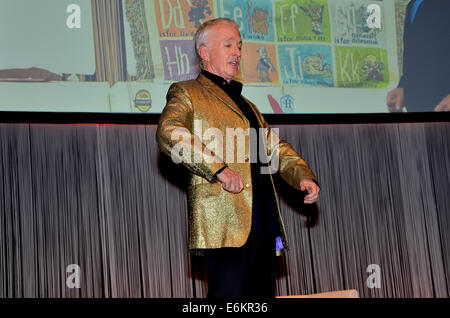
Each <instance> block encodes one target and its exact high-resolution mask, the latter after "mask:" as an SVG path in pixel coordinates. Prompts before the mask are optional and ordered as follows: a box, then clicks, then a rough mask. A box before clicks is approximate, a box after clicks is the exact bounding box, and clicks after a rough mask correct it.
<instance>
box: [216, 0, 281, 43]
mask: <svg viewBox="0 0 450 318" xmlns="http://www.w3.org/2000/svg"><path fill="white" fill-rule="evenodd" d="M217 6H218V10H219V16H221V17H226V18H230V19H233V20H235V21H236V22H237V23H239V25H240V31H241V36H242V39H243V40H260V41H274V40H275V31H274V28H273V24H272V21H273V13H272V1H270V0H244V1H243V0H219V1H218V4H217Z"/></svg>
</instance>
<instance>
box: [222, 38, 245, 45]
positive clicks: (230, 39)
mask: <svg viewBox="0 0 450 318" xmlns="http://www.w3.org/2000/svg"><path fill="white" fill-rule="evenodd" d="M228 41H235V39H234V38H228V39H226V40H225V41H224V42H228ZM237 43H238V44H242V40H240V41H238V42H237Z"/></svg>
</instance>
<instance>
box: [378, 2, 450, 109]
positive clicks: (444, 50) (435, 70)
mask: <svg viewBox="0 0 450 318" xmlns="http://www.w3.org/2000/svg"><path fill="white" fill-rule="evenodd" d="M449 17H450V1H448V0H413V1H410V2H409V3H408V6H407V9H406V15H405V28H404V35H403V75H402V77H401V79H400V82H399V84H398V87H397V88H396V89H394V90H392V91H391V92H389V94H388V95H387V98H386V102H387V106H388V109H389V111H390V112H400V111H402V108H403V107H406V109H407V110H408V112H430V111H449V110H450V59H449V58H448V56H449V52H450V33H449V30H450V19H449Z"/></svg>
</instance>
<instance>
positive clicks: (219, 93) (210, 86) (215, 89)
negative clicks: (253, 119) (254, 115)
mask: <svg viewBox="0 0 450 318" xmlns="http://www.w3.org/2000/svg"><path fill="white" fill-rule="evenodd" d="M197 81H198V82H199V83H200V84H201V85H202V86H203V87H205V88H206V89H207V90H208V92H210V93H211V94H212V95H214V96H215V97H216V98H217V99H219V100H220V101H221V102H222V103H224V104H225V105H226V106H227V107H229V108H231V110H233V111H234V112H235V113H236V114H238V115H239V116H240V117H241V118H242V119H243V120H244V121H247V118H246V117H245V116H244V114H243V113H242V111H241V110H240V108H239V107H238V106H237V105H236V104H235V103H234V102H233V100H232V99H231V98H230V96H228V95H227V94H226V93H225V92H224V91H223V90H222V89H221V88H220V87H219V86H217V85H216V84H214V83H213V82H212V81H210V80H209V79H208V78H206V77H205V76H203V75H202V74H200V75H199V76H198V77H197Z"/></svg>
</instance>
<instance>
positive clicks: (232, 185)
mask: <svg viewBox="0 0 450 318" xmlns="http://www.w3.org/2000/svg"><path fill="white" fill-rule="evenodd" d="M217 180H219V181H220V182H221V183H222V188H223V189H224V190H226V191H228V192H231V193H239V192H241V191H242V189H244V184H243V183H242V179H241V176H240V175H239V174H238V173H237V172H234V171H233V170H231V169H230V168H228V167H227V168H225V169H223V171H222V172H221V173H219V174H218V175H217Z"/></svg>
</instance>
